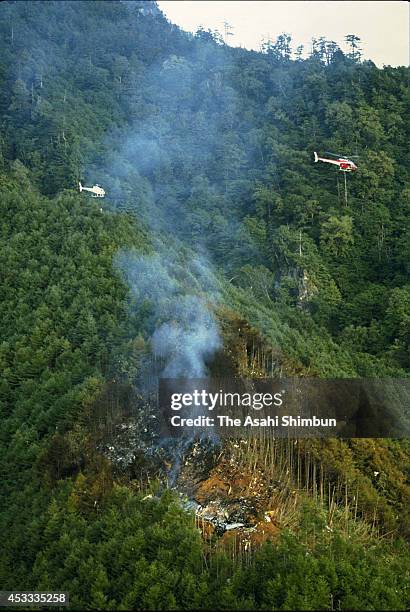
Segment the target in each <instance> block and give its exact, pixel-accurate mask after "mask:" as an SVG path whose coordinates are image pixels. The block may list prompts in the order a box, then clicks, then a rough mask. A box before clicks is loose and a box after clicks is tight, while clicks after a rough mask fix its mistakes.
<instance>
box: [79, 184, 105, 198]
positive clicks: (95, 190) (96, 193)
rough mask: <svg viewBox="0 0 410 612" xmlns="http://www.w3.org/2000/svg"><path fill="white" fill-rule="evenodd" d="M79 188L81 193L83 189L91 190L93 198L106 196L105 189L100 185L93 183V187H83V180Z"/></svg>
mask: <svg viewBox="0 0 410 612" xmlns="http://www.w3.org/2000/svg"><path fill="white" fill-rule="evenodd" d="M78 188H79V190H80V193H81V192H82V191H89V192H90V193H91V194H92V196H91V197H92V198H103V197H104V196H105V191H104V189H103V188H102V187H100V186H99V185H93V186H92V187H83V186H82V185H81V182H79V183H78Z"/></svg>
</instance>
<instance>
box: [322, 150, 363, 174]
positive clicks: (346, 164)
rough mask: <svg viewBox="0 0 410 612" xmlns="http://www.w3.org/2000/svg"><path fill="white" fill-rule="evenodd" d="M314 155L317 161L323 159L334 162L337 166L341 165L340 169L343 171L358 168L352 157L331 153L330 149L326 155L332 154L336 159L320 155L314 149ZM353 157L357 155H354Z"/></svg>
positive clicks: (351, 170) (329, 162) (354, 170)
mask: <svg viewBox="0 0 410 612" xmlns="http://www.w3.org/2000/svg"><path fill="white" fill-rule="evenodd" d="M313 155H314V157H315V162H318V161H322V162H326V163H327V164H334V165H335V166H339V170H341V171H342V172H356V170H357V166H356V164H355V163H354V162H352V160H351V159H348V158H347V157H343V156H342V155H338V154H337V153H329V151H326V152H325V155H331V156H332V158H334V159H329V158H327V157H319V155H318V154H317V153H316V151H314V153H313ZM353 157H357V155H354V156H353Z"/></svg>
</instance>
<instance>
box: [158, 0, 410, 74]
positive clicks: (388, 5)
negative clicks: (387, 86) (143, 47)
mask: <svg viewBox="0 0 410 612" xmlns="http://www.w3.org/2000/svg"><path fill="white" fill-rule="evenodd" d="M158 5H159V7H160V9H161V10H162V11H163V12H164V14H165V15H166V17H167V18H168V19H169V21H171V22H173V23H176V24H177V25H178V26H180V27H181V28H182V29H183V30H187V31H189V32H195V31H196V30H197V29H198V27H199V26H200V25H202V26H203V27H204V28H205V29H208V28H210V29H211V30H219V32H220V33H221V34H224V21H227V22H228V23H229V24H230V25H232V27H233V31H234V35H233V36H228V37H227V39H226V42H227V43H228V44H230V45H233V46H243V47H246V48H247V49H256V50H260V44H261V41H262V39H267V38H271V39H273V40H275V38H276V37H277V36H278V34H281V33H282V32H287V33H289V34H291V36H292V41H293V42H292V46H293V48H294V49H295V48H296V47H297V46H298V45H300V44H303V45H305V49H306V50H310V41H311V38H312V37H315V38H318V37H319V36H325V37H326V38H327V39H329V40H334V41H335V42H337V43H338V44H339V46H340V47H341V48H342V49H343V50H345V45H344V36H345V35H346V34H356V35H357V36H360V38H361V39H362V46H363V52H364V58H365V59H371V60H373V61H374V62H375V64H377V65H378V66H380V67H381V66H383V65H391V66H403V65H404V66H408V65H409V29H410V12H409V6H410V5H409V4H408V3H407V1H405V0H394V1H392V0H388V1H386V2H385V1H375V0H372V1H368V0H366V1H360V0H354V1H350V0H343V1H339V0H322V1H317V0H304V1H300V0H288V1H282V0H265V1H259V0H208V1H205V0H194V1H191V0H164V1H161V0H160V1H159V2H158Z"/></svg>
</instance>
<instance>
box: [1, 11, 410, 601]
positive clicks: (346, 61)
mask: <svg viewBox="0 0 410 612" xmlns="http://www.w3.org/2000/svg"><path fill="white" fill-rule="evenodd" d="M346 34H348V33H346ZM347 39H348V43H349V44H350V51H349V52H342V51H341V50H340V49H339V48H338V46H337V45H336V44H335V43H333V42H332V41H328V40H326V38H324V37H323V38H320V39H318V40H315V41H313V44H312V51H311V53H310V55H309V57H307V58H306V59H302V56H301V54H300V52H296V51H294V50H293V49H292V40H291V37H290V36H288V35H285V34H284V35H281V36H280V37H279V38H278V39H277V40H276V41H267V42H266V43H265V44H264V46H263V49H262V51H261V52H256V51H248V50H246V49H242V48H232V47H229V46H228V45H226V44H225V43H224V40H223V37H222V36H221V35H220V34H219V33H218V32H211V31H206V30H204V29H200V30H199V31H198V32H197V33H196V34H195V35H192V34H188V33H186V32H183V31H182V30H180V29H179V28H178V27H177V26H175V25H173V24H171V23H169V22H168V21H167V19H166V18H165V17H164V15H163V14H162V13H161V12H160V11H159V9H158V8H157V6H156V4H155V3H152V2H138V1H135V2H116V1H110V2H100V1H91V2H80V1H79V2H71V1H63V2H53V1H49V2H40V1H35V2H24V1H23V2H11V1H8V2H3V3H1V4H0V206H1V217H0V282H1V290H0V371H1V379H0V417H1V430H0V473H1V487H2V491H1V502H0V503H1V506H0V532H1V534H2V552H1V558H0V587H1V589H3V590H6V589H8V590H11V589H14V590H17V589H19V590H30V589H31V590H40V591H41V590H42V591H46V590H53V591H67V592H69V594H70V599H71V605H72V607H73V608H74V609H155V610H159V609H197V608H203V609H268V610H269V609H272V610H273V609H279V610H290V609H298V610H316V609H323V610H325V609H329V610H332V609H342V610H352V609H355V610H377V609H390V610H399V609H402V610H404V609H408V607H409V600H408V586H409V569H410V567H409V549H408V537H409V533H410V531H409V507H410V504H409V502H410V486H409V482H408V476H409V473H410V465H409V443H408V440H407V439H403V440H389V439H384V440H382V439H356V440H345V441H342V440H335V439H328V440H321V441H320V440H305V441H304V442H303V443H302V442H301V443H300V445H299V447H298V450H297V452H298V457H299V459H300V461H301V462H302V463H303V465H304V466H305V465H306V466H307V468H306V470H307V473H309V474H310V471H309V470H312V473H314V474H315V475H316V474H319V473H320V474H321V476H320V478H321V479H322V480H321V482H325V483H326V488H327V490H329V491H337V492H340V491H342V493H343V495H342V493H340V495H339V494H338V493H329V495H328V496H324V495H319V494H318V493H317V487H316V485H315V486H314V487H313V488H312V485H311V484H309V483H308V482H305V481H303V482H302V481H300V480H299V476H298V473H295V474H293V472H292V470H293V467H294V466H293V462H292V461H293V460H292V461H291V457H293V455H291V454H290V452H289V453H288V451H286V449H284V450H283V454H282V455H280V453H279V451H278V450H276V451H275V452H277V453H278V454H277V456H278V457H279V456H281V457H284V458H285V459H283V461H289V465H288V467H287V472H288V473H289V474H290V475H289V479H290V480H289V491H290V493H289V496H288V497H289V499H290V494H291V493H292V491H291V489H292V488H293V489H298V491H299V492H298V495H297V502H295V503H294V504H293V502H292V504H293V505H292V511H290V502H289V503H288V501H289V500H288V499H287V501H286V503H285V501H284V497H283V498H281V499H282V502H283V508H288V507H289V512H288V513H287V514H286V513H285V512H284V513H283V517H282V519H281V521H282V522H280V521H279V519H278V523H277V533H276V535H275V537H274V538H263V540H264V541H263V542H260V545H258V546H255V547H254V548H253V550H252V552H250V553H249V552H247V553H246V554H243V551H242V553H238V551H237V550H236V549H235V545H234V546H232V545H230V544H228V545H225V546H224V545H222V544H221V541H220V540H221V539H218V538H217V537H216V535H215V534H213V535H212V537H211V538H210V539H207V538H205V537H203V534H202V535H201V530H199V529H198V525H197V523H196V521H195V517H194V516H193V515H192V513H190V512H189V511H187V510H186V509H185V508H184V506H183V505H181V502H180V497H179V495H178V493H177V491H176V490H172V489H171V490H164V487H163V480H161V478H162V476H161V474H162V475H163V472H164V470H163V469H162V468H163V466H161V461H162V459H161V457H160V456H156V457H155V458H154V459H153V457H152V453H151V455H150V453H149V452H146V453H145V452H144V449H145V450H147V449H148V450H149V448H150V446H149V445H150V442H149V434H150V432H146V434H147V435H146V437H145V438H143V439H141V445H140V446H141V448H140V449H139V452H138V449H137V454H136V457H134V458H133V460H132V461H131V462H129V463H128V464H127V466H126V467H122V468H121V466H120V467H119V465H118V462H117V463H115V461H113V460H112V457H111V456H110V454H109V453H107V452H104V448H103V447H104V445H103V444H102V442H101V440H106V439H107V436H108V437H109V435H111V433H112V430H113V428H114V429H115V427H116V426H119V427H121V424H122V425H123V424H124V423H123V420H124V419H125V416H124V415H126V416H127V418H128V416H129V415H130V414H131V415H132V414H134V416H135V406H138V407H140V406H142V404H143V403H144V402H145V401H146V400H144V398H143V393H142V387H143V385H144V384H146V383H147V381H150V380H151V378H153V379H155V377H156V376H157V375H158V371H159V369H162V370H163V371H165V372H166V373H171V375H174V374H176V375H180V374H183V375H188V376H189V375H191V376H200V375H202V374H204V373H205V372H207V371H211V372H214V373H218V374H221V373H223V374H224V373H229V374H232V373H233V374H235V375H237V376H248V377H252V376H254V377H258V376H259V377H263V376H271V375H279V374H280V375H282V374H284V375H293V376H316V377H324V378H330V377H335V378H337V377H340V378H355V377H369V378H372V377H397V378H407V377H408V376H409V371H410V280H409V278H410V277H409V272H410V222H409V219H410V182H409V178H410V153H409V148H408V142H409V140H410V133H409V132H410V130H409V127H410V112H409V111H410V108H409V107H410V70H409V68H407V67H398V68H392V67H389V66H387V67H384V68H378V67H376V66H375V64H374V63H373V62H371V61H369V60H366V61H364V60H363V59H362V58H361V54H360V44H359V43H360V41H358V39H357V38H356V37H354V36H353V35H351V36H348V37H347ZM316 150H317V151H325V150H330V151H336V152H341V153H343V154H344V155H359V156H360V157H359V161H358V166H359V169H358V171H357V172H356V173H354V174H353V173H352V174H349V175H347V176H346V175H345V174H344V173H340V172H338V170H337V169H335V168H333V167H328V166H327V165H326V164H314V163H313V151H316ZM341 175H342V176H341ZM345 178H346V183H345V180H344V179H345ZM79 180H82V181H84V182H85V183H86V184H93V183H95V182H98V183H99V184H100V185H102V186H103V187H104V189H105V190H106V192H107V197H106V198H104V199H101V200H97V199H93V198H90V197H89V196H88V195H87V194H84V193H79V191H78V188H77V186H78V181H79ZM182 346H183V347H184V348H183V349H181V347H182ZM133 410H134V413H133ZM141 410H142V408H141ZM110 444H111V443H110ZM110 448H111V447H110ZM255 448H256V447H255ZM285 451H286V452H285ZM238 452H239V451H236V450H235V449H233V450H232V453H237V454H238ZM268 452H270V450H269V449H268V451H267V450H266V449H264V448H256V450H255V451H254V454H253V455H252V459H250V458H249V457H247V456H246V457H242V458H241V460H243V461H245V463H244V465H245V468H244V473H245V472H246V469H248V467H247V466H249V465H251V464H252V465H256V464H257V463H258V462H262V461H264V462H265V464H266V461H267V459H266V457H267V453H268ZM286 453H288V454H286ZM292 453H293V451H292ZM275 457H276V455H275ZM278 461H279V460H278ZM246 462H248V463H246ZM258 465H259V463H258ZM270 469H271V471H272V472H274V471H275V466H274V463H272V466H271V468H270ZM161 470H162V471H161ZM271 476H272V474H271V475H270V476H269V477H271ZM293 478H294V480H292V479H293ZM307 480H311V479H310V477H309V478H308V479H307ZM291 485H292V486H291ZM299 485H300V486H299ZM285 493H286V491H285V490H283V492H282V493H281V494H283V496H285ZM292 494H293V493H292ZM338 495H339V496H338ZM292 499H293V498H292ZM285 514H286V516H285ZM329 517H331V520H330V518H329Z"/></svg>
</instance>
